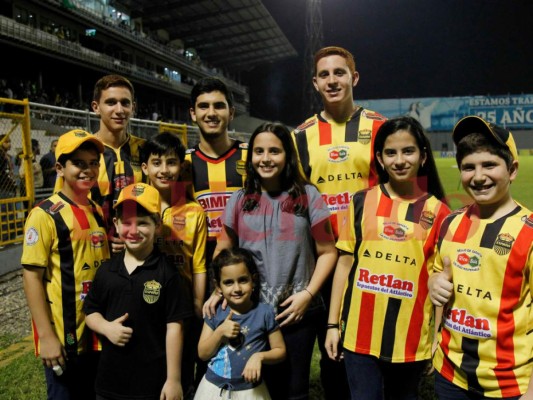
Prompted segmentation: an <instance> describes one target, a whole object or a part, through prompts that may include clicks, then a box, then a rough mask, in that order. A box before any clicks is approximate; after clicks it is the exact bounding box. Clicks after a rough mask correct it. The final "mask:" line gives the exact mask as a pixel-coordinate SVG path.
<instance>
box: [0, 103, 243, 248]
mask: <svg viewBox="0 0 533 400" xmlns="http://www.w3.org/2000/svg"><path fill="white" fill-rule="evenodd" d="M72 129H83V130H86V131H88V132H96V131H97V130H98V129H99V117H98V116H97V115H96V114H95V113H93V112H91V111H87V110H85V111H82V110H75V109H69V108H63V107H55V106H51V105H46V104H39V103H30V102H28V100H23V101H20V100H11V99H4V98H0V166H1V174H0V217H1V221H2V223H1V226H0V246H4V245H6V244H10V243H17V242H21V241H22V236H23V228H24V222H25V219H26V216H27V215H28V212H29V210H30V209H31V208H32V207H33V206H34V205H35V203H36V202H38V201H40V200H42V199H45V198H47V197H49V196H50V195H51V194H52V190H53V188H47V187H35V183H34V179H33V178H34V176H33V174H31V173H30V174H27V173H24V174H23V175H21V169H22V172H24V171H34V169H36V168H38V167H37V165H38V164H39V162H40V159H41V157H42V156H43V155H44V154H46V153H47V152H48V151H49V150H50V147H51V144H52V142H53V141H54V140H56V139H57V138H58V137H59V136H60V135H62V134H63V133H65V132H68V131H70V130H72ZM129 132H130V133H131V134H133V135H135V136H139V137H142V138H145V139H149V138H150V137H152V136H154V135H157V134H158V133H161V132H172V133H176V134H178V135H179V136H180V137H181V139H182V141H183V143H184V145H185V146H186V147H193V146H195V145H196V144H197V143H198V141H199V140H200V139H199V131H198V128H197V127H194V126H190V125H186V124H174V123H163V122H159V121H150V120H142V119H136V118H132V119H131V120H130V123H129ZM230 135H231V136H232V137H236V138H238V139H240V140H243V141H248V137H249V134H248V133H238V132H232V133H230ZM32 139H34V140H36V141H37V142H38V144H39V146H38V149H35V148H34V149H32V144H31V143H32ZM33 147H35V146H33ZM21 167H22V168H21ZM34 172H35V171H34Z"/></svg>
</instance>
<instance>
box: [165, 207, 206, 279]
mask: <svg viewBox="0 0 533 400" xmlns="http://www.w3.org/2000/svg"><path fill="white" fill-rule="evenodd" d="M162 220H163V230H162V235H161V236H162V243H161V245H160V246H159V248H160V249H161V250H162V251H163V252H164V253H165V254H167V255H169V256H170V257H171V259H172V260H173V261H174V264H175V265H176V266H177V267H178V269H179V270H180V272H181V274H182V275H183V276H184V277H185V278H186V279H188V282H189V283H191V282H192V276H193V274H201V273H205V272H206V267H205V243H206V240H207V220H206V216H205V212H204V210H203V208H202V207H201V206H200V205H199V204H198V203H196V202H194V201H191V200H184V201H182V202H181V203H180V202H178V204H175V205H173V206H171V207H168V208H166V209H165V210H164V211H163V213H162Z"/></svg>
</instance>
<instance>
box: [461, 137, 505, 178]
mask: <svg viewBox="0 0 533 400" xmlns="http://www.w3.org/2000/svg"><path fill="white" fill-rule="evenodd" d="M478 151H486V152H488V153H490V154H494V155H495V156H498V157H500V158H501V159H503V160H504V161H505V165H506V166H507V169H510V168H511V166H512V165H513V160H514V158H513V154H512V153H511V151H510V150H509V148H508V147H506V146H502V145H501V144H500V143H498V142H497V141H496V139H494V138H492V137H489V136H487V135H486V134H483V133H479V132H472V133H469V134H468V135H466V136H465V137H463V138H462V139H461V140H459V142H458V143H457V151H456V152H455V160H456V161H457V166H458V167H459V168H461V163H462V162H463V159H464V158H465V157H466V156H468V155H470V154H472V153H476V152H478Z"/></svg>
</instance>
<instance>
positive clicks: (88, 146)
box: [57, 141, 100, 166]
mask: <svg viewBox="0 0 533 400" xmlns="http://www.w3.org/2000/svg"><path fill="white" fill-rule="evenodd" d="M78 150H85V151H91V150H92V151H94V152H95V153H97V154H98V158H100V150H99V149H98V146H96V144H94V142H91V141H86V142H83V143H82V144H81V145H80V146H79V147H78V148H77V149H76V150H74V151H72V152H70V153H67V154H65V153H63V154H61V155H60V156H59V158H58V159H57V162H58V163H59V164H61V165H62V166H65V164H66V163H67V161H68V160H71V159H72V156H73V155H74V153H76V151H78Z"/></svg>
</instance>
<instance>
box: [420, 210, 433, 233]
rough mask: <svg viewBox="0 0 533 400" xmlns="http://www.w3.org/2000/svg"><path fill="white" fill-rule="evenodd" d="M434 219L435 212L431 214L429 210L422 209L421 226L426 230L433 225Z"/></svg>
mask: <svg viewBox="0 0 533 400" xmlns="http://www.w3.org/2000/svg"><path fill="white" fill-rule="evenodd" d="M434 221H435V214H433V213H432V212H431V211H422V215H421V216H420V226H421V227H422V228H424V229H426V230H428V229H429V228H431V227H432V226H433V222H434Z"/></svg>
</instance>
